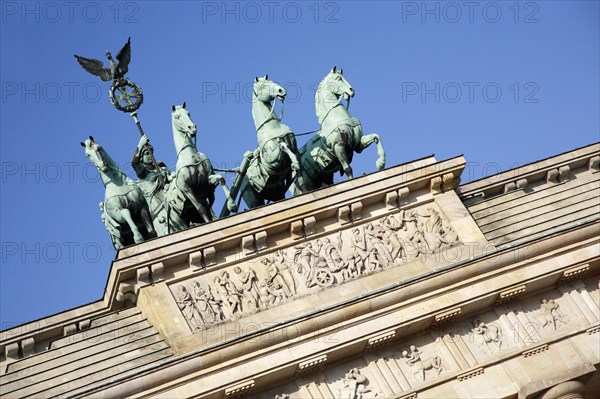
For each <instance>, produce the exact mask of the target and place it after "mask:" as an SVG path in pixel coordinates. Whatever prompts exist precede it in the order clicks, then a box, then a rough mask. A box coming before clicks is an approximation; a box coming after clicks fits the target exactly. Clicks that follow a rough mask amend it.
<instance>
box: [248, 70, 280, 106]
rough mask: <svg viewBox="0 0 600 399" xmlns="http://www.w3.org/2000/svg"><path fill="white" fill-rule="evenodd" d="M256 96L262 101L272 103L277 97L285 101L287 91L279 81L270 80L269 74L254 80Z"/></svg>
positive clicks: (257, 99)
mask: <svg viewBox="0 0 600 399" xmlns="http://www.w3.org/2000/svg"><path fill="white" fill-rule="evenodd" d="M253 94H254V98H255V99H256V101H260V102H261V103H271V101H273V100H275V99H276V98H277V99H279V100H281V101H283V100H284V99H285V96H286V95H287V91H286V90H285V89H284V88H283V87H281V86H279V85H278V84H277V83H275V82H273V81H272V80H269V75H265V76H263V77H261V78H255V80H254V91H253Z"/></svg>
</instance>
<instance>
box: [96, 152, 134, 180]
mask: <svg viewBox="0 0 600 399" xmlns="http://www.w3.org/2000/svg"><path fill="white" fill-rule="evenodd" d="M96 144H97V145H98V146H99V147H100V149H101V150H102V152H104V155H105V162H106V163H107V164H108V166H109V168H111V169H112V171H113V173H118V174H119V177H120V178H122V179H123V182H124V183H127V182H128V181H129V180H131V179H130V178H129V176H127V174H125V172H123V170H122V169H121V168H120V167H119V165H118V164H117V163H116V162H115V161H114V160H113V159H112V157H111V156H110V154H109V153H108V151H106V150H105V149H104V147H102V146H101V145H100V144H98V143H96ZM107 177H108V176H107Z"/></svg>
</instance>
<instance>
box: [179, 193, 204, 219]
mask: <svg viewBox="0 0 600 399" xmlns="http://www.w3.org/2000/svg"><path fill="white" fill-rule="evenodd" d="M182 191H183V195H185V197H186V198H187V199H188V200H189V201H190V202H191V203H192V206H193V207H194V208H196V211H198V213H199V214H200V217H201V218H202V219H203V220H204V221H205V222H206V223H208V222H210V221H211V217H210V216H209V212H208V209H206V207H205V206H204V204H202V200H201V199H200V198H198V197H197V196H196V194H194V192H193V191H192V190H190V189H189V188H187V187H186V189H185V190H182Z"/></svg>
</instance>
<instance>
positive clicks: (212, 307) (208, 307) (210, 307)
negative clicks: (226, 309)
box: [192, 281, 225, 325]
mask: <svg viewBox="0 0 600 399" xmlns="http://www.w3.org/2000/svg"><path fill="white" fill-rule="evenodd" d="M192 288H193V290H194V300H195V301H196V309H198V311H199V312H200V315H201V316H202V319H203V320H204V323H205V324H206V325H210V324H214V323H218V322H219V321H221V320H223V319H225V315H224V314H223V310H222V309H221V308H222V306H223V305H222V302H219V301H217V300H216V299H215V297H214V295H213V293H212V291H211V288H210V285H209V286H208V292H206V291H204V288H202V286H201V285H200V283H199V282H198V281H195V282H194V284H193V286H192Z"/></svg>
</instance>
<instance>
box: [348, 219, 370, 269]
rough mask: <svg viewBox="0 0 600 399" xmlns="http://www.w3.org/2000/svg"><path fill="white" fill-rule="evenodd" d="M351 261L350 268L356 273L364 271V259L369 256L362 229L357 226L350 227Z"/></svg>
mask: <svg viewBox="0 0 600 399" xmlns="http://www.w3.org/2000/svg"><path fill="white" fill-rule="evenodd" d="M350 245H351V247H352V263H353V265H352V266H351V269H353V270H355V271H356V273H357V274H362V273H363V272H364V271H365V268H366V265H365V261H366V260H367V258H368V257H369V254H370V252H369V251H367V242H366V241H365V233H364V230H363V229H361V228H358V227H355V228H353V229H352V242H351V244H350Z"/></svg>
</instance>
